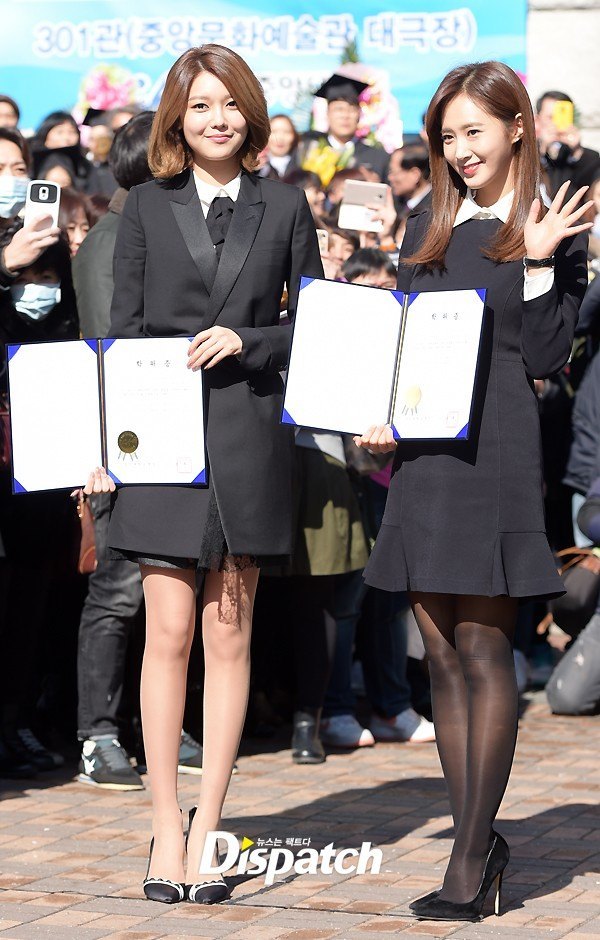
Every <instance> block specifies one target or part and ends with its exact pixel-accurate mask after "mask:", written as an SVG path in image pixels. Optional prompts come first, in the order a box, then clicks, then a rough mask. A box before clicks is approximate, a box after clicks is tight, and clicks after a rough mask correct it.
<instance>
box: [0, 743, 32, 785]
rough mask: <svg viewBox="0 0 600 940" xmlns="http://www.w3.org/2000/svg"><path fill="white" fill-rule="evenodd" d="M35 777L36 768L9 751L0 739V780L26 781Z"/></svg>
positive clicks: (30, 762)
mask: <svg viewBox="0 0 600 940" xmlns="http://www.w3.org/2000/svg"><path fill="white" fill-rule="evenodd" d="M33 777H37V767H35V765H34V764H33V763H32V761H30V760H26V759H25V758H23V757H20V756H17V755H16V754H15V753H14V752H13V751H10V750H9V749H8V747H7V746H6V744H5V743H4V741H3V740H2V739H1V738H0V780H2V779H7V780H26V779H32V778H33Z"/></svg>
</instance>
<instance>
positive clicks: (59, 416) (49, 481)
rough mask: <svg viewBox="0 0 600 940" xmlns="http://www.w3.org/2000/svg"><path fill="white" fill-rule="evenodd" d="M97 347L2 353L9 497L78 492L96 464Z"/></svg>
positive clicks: (45, 346) (34, 347) (38, 346)
mask: <svg viewBox="0 0 600 940" xmlns="http://www.w3.org/2000/svg"><path fill="white" fill-rule="evenodd" d="M96 349H97V344H96V343H95V342H94V341H93V340H92V341H90V343H89V344H88V343H87V342H85V341H84V340H73V341H69V342H53V343H27V344H25V343H24V344H22V345H19V344H14V345H11V346H8V347H7V353H8V359H9V362H8V377H9V389H10V416H11V429H12V443H13V492H15V493H22V492H33V491H35V490H54V489H62V488H63V487H69V488H73V487H77V486H82V485H83V484H84V483H85V482H86V480H87V478H88V475H89V473H90V471H91V470H93V469H94V467H99V466H100V465H101V463H102V435H101V423H100V392H99V388H98V354H97V351H96Z"/></svg>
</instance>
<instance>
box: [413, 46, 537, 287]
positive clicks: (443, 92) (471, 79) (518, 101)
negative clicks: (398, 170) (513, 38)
mask: <svg viewBox="0 0 600 940" xmlns="http://www.w3.org/2000/svg"><path fill="white" fill-rule="evenodd" d="M460 94H465V95H467V96H468V97H469V98H471V99H472V100H473V101H474V102H475V103H476V104H477V105H479V107H480V108H483V110H484V111H486V112H487V113H488V114H490V115H492V117H495V118H497V119H498V120H500V121H503V122H504V124H505V125H506V126H507V127H509V126H511V125H513V123H514V120H515V117H516V115H517V114H519V113H521V115H522V118H523V135H522V137H521V138H520V140H519V141H517V142H516V143H515V144H514V145H513V153H514V156H513V160H514V163H513V170H514V180H515V197H514V199H513V204H512V208H511V210H510V215H509V217H508V219H507V221H506V223H505V224H504V225H503V226H502V228H501V229H500V231H499V232H498V234H497V235H496V237H495V238H494V240H493V241H492V243H491V244H490V245H489V247H488V248H486V249H484V252H483V253H484V254H485V255H486V257H488V258H491V259H492V260H493V261H516V260H518V259H519V258H522V257H523V255H524V254H525V244H524V241H523V229H524V227H525V221H526V219H527V216H528V214H529V209H530V206H531V203H532V201H533V199H534V198H535V196H536V195H538V193H539V183H540V160H539V156H538V151H537V143H536V137H535V125H534V119H533V110H532V107H531V102H530V100H529V96H528V94H527V91H526V90H525V87H524V85H523V83H522V82H521V80H520V78H519V76H518V75H517V74H516V72H513V70H512V69H511V68H509V67H508V65H505V64H504V63H503V62H476V63H474V64H472V65H461V66H459V67H458V68H455V69H452V71H451V72H448V74H447V75H446V77H445V78H444V79H443V81H442V83H441V85H440V86H439V88H438V90H437V91H436V93H435V94H434V96H433V98H432V99H431V103H430V105H429V108H428V109H427V115H426V122H425V124H426V128H427V135H428V137H429V147H430V153H429V161H430V165H431V185H432V193H431V196H432V204H431V223H430V225H429V228H428V230H427V233H426V235H425V239H424V240H423V244H422V245H421V247H420V248H419V249H418V251H416V252H415V253H414V255H412V256H411V257H410V258H406V259H403V260H405V262H406V263H407V264H424V265H426V266H427V267H437V268H443V266H444V257H445V254H446V249H447V248H448V243H449V242H450V237H451V235H452V226H453V224H454V219H455V217H456V213H457V211H458V209H459V207H460V205H461V203H462V201H463V199H464V198H465V196H466V193H467V187H466V185H465V183H464V182H463V181H462V179H461V178H460V176H459V175H458V173H456V172H455V170H453V169H452V167H451V166H450V164H449V163H448V161H447V160H446V158H445V156H444V148H443V143H442V122H443V118H444V113H445V111H446V108H447V106H448V105H449V104H450V102H451V101H452V100H453V99H454V98H456V96H457V95H460Z"/></svg>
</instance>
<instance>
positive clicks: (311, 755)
mask: <svg viewBox="0 0 600 940" xmlns="http://www.w3.org/2000/svg"><path fill="white" fill-rule="evenodd" d="M321 711H322V709H320V708H303V709H301V710H299V711H297V712H294V733H293V735H292V760H293V761H294V763H295V764H322V763H323V761H324V760H325V751H324V749H323V745H322V744H321V739H320V738H319V722H320V721H321Z"/></svg>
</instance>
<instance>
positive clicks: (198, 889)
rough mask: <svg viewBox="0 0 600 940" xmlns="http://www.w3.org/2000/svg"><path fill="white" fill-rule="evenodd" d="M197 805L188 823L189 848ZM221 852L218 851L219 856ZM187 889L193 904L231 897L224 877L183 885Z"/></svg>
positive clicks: (186, 841)
mask: <svg viewBox="0 0 600 940" xmlns="http://www.w3.org/2000/svg"><path fill="white" fill-rule="evenodd" d="M197 809H198V807H197V806H192V808H191V810H190V815H189V825H188V834H187V836H186V839H185V847H186V849H187V844H188V839H189V834H190V831H191V828H192V822H193V820H194V816H195V815H196V810H197ZM218 857H219V853H218V851H217V858H218ZM183 887H184V889H185V897H186V899H187V900H188V901H191V902H192V904H219V903H220V902H221V901H225V899H226V898H228V897H229V888H228V887H227V885H226V884H225V882H224V881H223V878H222V877H221V878H213V879H210V880H209V881H196V882H194V884H191V885H188V884H186V885H183Z"/></svg>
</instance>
